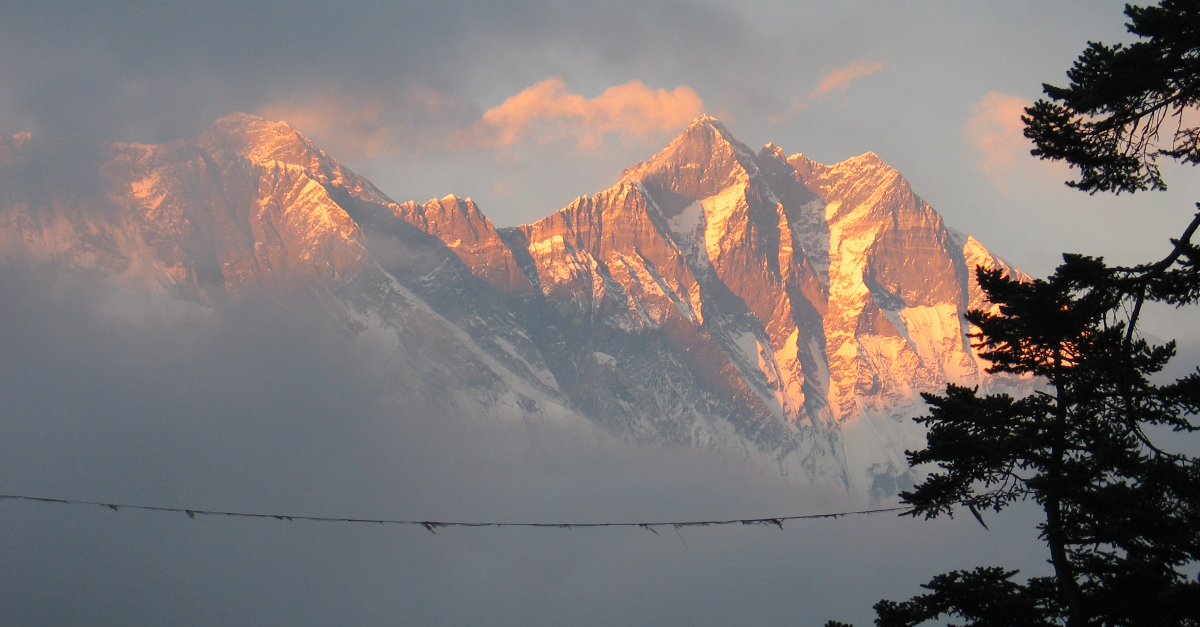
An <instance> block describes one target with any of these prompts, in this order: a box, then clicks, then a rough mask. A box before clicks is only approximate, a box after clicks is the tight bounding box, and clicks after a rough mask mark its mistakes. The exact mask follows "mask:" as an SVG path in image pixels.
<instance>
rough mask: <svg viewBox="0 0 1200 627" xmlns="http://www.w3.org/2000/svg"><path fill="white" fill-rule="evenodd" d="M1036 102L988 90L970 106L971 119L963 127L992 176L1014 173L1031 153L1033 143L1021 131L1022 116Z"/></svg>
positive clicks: (981, 165) (998, 176)
mask: <svg viewBox="0 0 1200 627" xmlns="http://www.w3.org/2000/svg"><path fill="white" fill-rule="evenodd" d="M1032 104H1033V103H1032V102H1030V101H1028V100H1025V99H1024V98H1020V97H1018V96H1010V95H1008V94H1002V93H999V92H995V91H993V92H988V93H986V94H984V96H983V98H981V99H980V100H979V102H976V103H975V104H974V105H972V106H971V119H970V120H967V123H966V125H965V126H964V127H963V136H964V137H965V138H966V140H967V142H968V143H970V144H971V146H973V147H974V148H975V149H976V150H977V151H978V153H979V161H978V166H979V169H981V170H983V171H984V172H986V173H987V174H988V175H989V176H991V177H993V178H994V179H995V178H1003V177H1007V176H1009V175H1010V174H1012V171H1013V168H1015V167H1016V165H1017V162H1018V161H1017V160H1018V158H1019V157H1021V156H1022V155H1028V154H1029V149H1030V144H1029V140H1028V139H1025V136H1024V135H1023V134H1022V133H1023V131H1024V129H1025V124H1024V122H1022V121H1021V116H1022V115H1024V114H1025V107H1028V106H1030V105H1032Z"/></svg>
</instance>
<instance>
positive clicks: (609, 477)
mask: <svg viewBox="0 0 1200 627" xmlns="http://www.w3.org/2000/svg"><path fill="white" fill-rule="evenodd" d="M0 321H2V323H3V327H4V332H3V333H0V492H4V493H9V494H30V495H36V496H47V497H55V498H66V499H83V500H98V501H112V502H126V503H135V504H146V505H158V506H166V507H189V508H199V509H218V510H240V511H254V512H269V513H285V514H303V515H315V516H350V517H379V518H417V519H443V520H447V519H451V520H468V521H514V522H521V521H528V522H580V521H643V520H678V519H697V518H727V517H729V518H733V517H736V518H744V517H760V516H779V515H797V514H810V513H820V512H827V511H840V510H842V509H844V508H845V507H846V506H847V505H848V504H847V503H845V502H844V500H842V499H841V498H840V497H839V495H838V494H836V493H823V494H818V493H815V492H813V491H812V490H802V489H799V488H797V487H795V486H789V485H786V484H785V483H784V482H782V481H781V480H779V479H778V478H775V477H772V476H770V475H768V474H765V473H764V472H762V471H761V470H760V469H759V468H757V467H756V466H754V465H753V464H752V463H750V462H749V461H747V460H742V459H736V458H732V457H729V456H724V455H721V454H719V453H718V452H714V451H705V450H696V449H685V448H677V449H659V448H645V447H634V446H628V445H624V444H622V443H619V442H615V441H613V440H612V439H611V438H608V437H607V436H605V435H604V434H603V433H600V432H598V431H597V430H595V429H593V428H590V427H589V426H587V425H585V424H573V425H554V424H545V423H542V424H533V423H520V424H512V423H497V422H494V421H493V422H488V421H482V420H480V419H478V418H472V417H470V416H448V415H434V414H430V413H427V412H425V411H423V410H422V409H421V408H419V407H412V406H408V405H406V404H405V403H404V402H403V399H398V398H396V397H395V394H394V390H391V389H389V388H388V384H387V383H385V382H386V381H387V380H388V379H389V378H388V377H387V376H386V375H385V373H382V372H381V371H380V368H384V367H386V366H383V365H381V364H385V363H386V359H381V357H380V355H378V354H371V351H372V350H373V349H372V347H369V346H368V347H364V346H361V345H356V342H355V340H354V339H353V338H352V337H351V336H350V335H349V334H348V333H346V332H345V330H343V329H340V328H338V327H336V326H335V325H332V324H330V323H329V318H328V317H327V316H325V315H324V313H323V310H322V308H321V306H320V300H319V299H317V298H308V297H303V296H298V297H296V298H294V299H290V300H288V301H287V302H283V303H281V302H278V301H268V300H266V299H255V298H250V299H244V300H242V301H239V302H237V303H235V304H232V305H228V306H224V307H220V308H218V309H215V310H214V309H209V308H205V307H200V306H197V305H191V304H186V303H180V302H177V301H172V300H170V299H166V298H162V297H150V296H146V295H144V294H142V293H138V292H133V291H130V290H128V289H125V288H123V287H121V286H119V285H116V284H114V283H113V282H111V281H109V280H104V279H100V278H97V277H90V276H86V275H80V274H65V273H56V272H50V271H46V270H40V269H30V268H26V267H22V266H13V265H0ZM358 344H361V342H358ZM364 352H365V353H367V354H365V355H364ZM367 364H372V365H370V366H368V365H367ZM885 505H886V504H885ZM993 518H994V519H993ZM1033 519H1034V516H1033V515H1032V512H1031V511H1030V510H1029V509H1028V508H1023V509H1022V510H1021V511H1018V512H1014V513H1013V514H1010V515H1005V516H1000V517H989V520H988V522H989V524H990V525H991V526H992V529H993V530H992V531H990V532H987V531H984V530H983V529H982V528H981V527H980V526H979V525H978V524H977V523H976V522H975V521H974V520H973V519H970V517H967V519H962V518H959V519H955V520H939V521H934V522H923V521H913V520H910V519H907V518H904V519H899V518H896V517H894V516H893V515H891V514H880V515H875V516H860V517H849V518H842V519H831V520H813V521H796V522H792V523H788V524H786V525H785V528H784V529H783V530H782V531H781V530H779V529H775V528H773V527H770V528H768V527H742V526H740V525H738V526H725V527H711V528H686V529H683V530H681V531H680V532H679V533H675V532H674V531H671V530H665V531H664V530H660V534H659V535H655V534H653V533H651V532H648V531H645V530H640V529H594V530H586V529H575V530H561V529H492V528H485V529H443V530H439V532H438V533H437V534H431V533H429V532H427V531H425V530H424V529H421V528H417V527H411V528H410V527H398V526H362V525H348V524H332V523H313V522H284V521H275V520H247V519H227V518H218V517H204V516H201V517H197V518H196V519H195V520H191V519H189V518H187V517H186V516H183V515H181V514H160V513H148V512H137V511H127V510H126V511H121V512H113V511H109V510H104V509H101V508H95V507H86V506H79V505H74V506H63V505H52V504H36V503H25V502H16V501H0V534H3V536H4V537H5V538H6V540H7V541H6V542H5V543H3V544H2V545H0V590H2V591H3V594H2V596H3V598H4V599H5V615H6V620H5V622H6V624H8V625H41V624H60V625H76V624H80V625H82V624H87V625H118V624H119V625H161V624H174V625H227V624H260V625H274V624H288V625H328V624H358V625H376V624H379V625H394V624H405V625H457V624H464V625H466V624H471V625H474V624H500V625H505V624H522V625H559V624H577V625H611V624H629V625H639V624H645V625H659V624H683V623H688V624H698V625H724V624H730V623H733V622H739V623H750V624H788V625H821V624H823V623H824V622H825V621H826V620H828V619H831V618H835V619H839V620H852V621H856V622H857V623H858V624H859V625H867V624H870V616H871V612H870V606H871V604H873V603H874V602H875V601H877V600H879V599H880V598H881V597H885V596H886V597H890V598H900V597H905V596H908V595H911V594H913V593H915V592H917V591H918V589H917V584H919V583H921V582H924V581H926V580H928V578H929V577H930V576H931V575H933V574H936V573H938V572H943V571H945V570H948V569H952V568H970V567H972V566H975V565H980V564H988V565H992V564H995V565H1005V566H1011V567H1021V568H1024V569H1025V570H1026V572H1044V571H1045V569H1046V566H1045V564H1044V563H1043V559H1044V556H1043V555H1042V549H1041V547H1040V545H1039V543H1038V542H1037V540H1036V538H1035V533H1034V532H1033V530H1032V526H1033V522H1032V521H1033Z"/></svg>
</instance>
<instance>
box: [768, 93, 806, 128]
mask: <svg viewBox="0 0 1200 627" xmlns="http://www.w3.org/2000/svg"><path fill="white" fill-rule="evenodd" d="M807 108H808V105H807V104H805V102H804V101H803V100H800V99H796V100H793V101H792V104H791V106H789V107H788V108H787V110H786V111H784V112H783V113H772V114H771V115H768V116H767V122H768V123H769V124H771V125H772V126H774V125H776V124H778V123H780V122H783V121H785V120H790V119H792V118H794V117H796V116H797V115H798V114H799V113H800V112H801V111H804V110H805V109H807Z"/></svg>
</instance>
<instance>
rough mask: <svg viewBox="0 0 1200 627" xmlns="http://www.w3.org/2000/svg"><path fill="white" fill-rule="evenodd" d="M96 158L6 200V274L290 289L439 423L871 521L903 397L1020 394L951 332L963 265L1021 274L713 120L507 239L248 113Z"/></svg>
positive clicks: (907, 428) (919, 439)
mask: <svg viewBox="0 0 1200 627" xmlns="http://www.w3.org/2000/svg"><path fill="white" fill-rule="evenodd" d="M56 149H59V150H61V149H62V148H61V147H58V148H56ZM38 150H42V151H43V152H44V151H46V150H51V149H50V148H46V147H39V146H38V144H37V141H36V139H29V138H24V139H21V140H20V141H17V140H16V139H13V140H7V139H6V140H4V141H3V142H2V149H0V181H3V180H9V179H11V178H13V177H16V176H18V174H20V173H21V172H24V171H27V170H28V169H29V168H30V167H31V165H30V164H32V163H42V162H45V163H53V160H49V161H46V160H44V159H42V160H40V161H38V160H35V159H33V158H32V156H33V155H35V152H36V151H38ZM94 161H95V162H94V163H93V164H92V167H94V170H95V172H96V174H97V176H95V177H91V178H89V179H88V183H87V184H86V185H84V184H81V183H80V182H79V181H78V180H75V179H71V180H68V176H67V175H65V174H62V173H59V172H57V171H48V172H39V173H38V176H36V177H28V176H26V177H23V178H21V179H20V181H21V184H20V185H5V186H4V187H3V188H2V190H3V192H4V193H3V194H0V254H3V255H4V256H5V257H21V258H30V257H32V258H35V259H41V260H50V261H53V262H54V263H59V264H62V265H65V266H68V267H83V268H99V269H102V270H104V271H105V272H107V273H110V274H112V275H117V276H120V277H124V278H125V279H127V280H129V281H130V282H133V283H135V284H138V285H143V286H145V287H146V288H147V289H151V290H158V291H163V292H166V293H169V294H173V295H175V296H177V297H180V298H185V299H189V300H193V301H198V302H202V303H210V304H218V303H222V302H225V301H228V300H229V299H236V298H239V297H240V296H242V295H244V294H247V293H251V292H255V293H263V294H267V295H272V294H274V295H280V294H284V293H286V292H287V290H286V289H285V288H286V287H288V286H294V285H297V284H302V285H306V286H308V289H311V290H316V291H318V292H320V293H323V294H325V299H326V301H327V302H328V303H330V305H329V309H330V317H331V320H332V321H334V322H336V323H337V324H341V325H345V326H346V328H347V330H348V332H349V333H350V334H351V335H352V336H353V337H355V338H357V339H356V340H355V341H356V342H359V343H362V344H364V345H366V344H370V345H372V346H375V347H376V350H383V351H385V352H388V354H389V355H391V357H389V358H387V359H382V360H381V364H384V365H383V366H381V367H386V368H387V369H389V374H388V376H389V377H391V379H392V380H394V381H396V382H397V387H396V390H397V391H396V395H397V397H399V398H403V399H405V401H406V402H409V403H415V404H418V405H420V406H422V407H428V408H430V409H431V410H449V411H454V412H456V413H466V414H471V415H480V416H490V417H495V418H499V419H509V420H526V421H528V420H534V421H543V420H549V421H564V420H566V421H572V420H587V421H590V422H592V423H594V424H596V425H599V426H600V427H602V428H603V429H604V430H606V431H608V432H609V433H612V434H614V435H616V436H618V437H620V438H623V439H625V440H628V441H630V442H638V443H645V444H655V445H688V446H704V447H717V448H721V449H726V450H729V451H733V452H735V453H736V454H738V455H748V456H750V457H752V458H753V459H755V460H757V461H758V462H759V463H761V464H762V465H763V466H764V467H766V468H769V469H771V471H772V472H775V473H778V474H780V475H782V476H785V477H787V478H789V479H792V480H795V481H797V482H800V483H813V484H818V485H823V486H835V487H837V488H838V489H845V490H848V491H849V492H850V493H851V494H854V495H856V496H860V497H863V498H871V497H873V498H883V497H886V496H888V495H890V494H891V493H894V492H895V490H896V488H897V486H899V487H903V485H904V484H905V482H906V481H908V480H909V477H908V476H907V472H908V471H907V468H906V466H905V463H904V455H903V452H904V450H905V449H907V448H916V447H919V446H920V445H921V444H922V443H923V436H924V434H923V432H922V431H921V430H920V428H919V427H918V426H917V425H915V424H913V423H912V422H911V421H909V420H908V419H907V418H908V417H910V416H912V415H918V414H920V413H921V411H922V409H921V401H920V399H919V395H918V394H919V392H922V391H927V390H938V389H941V388H943V387H944V386H945V384H946V383H947V382H953V383H958V384H963V385H980V386H983V387H984V388H985V389H991V388H1006V387H1015V388H1019V389H1023V386H1025V385H1026V383H1025V382H1022V381H1019V380H1014V379H1011V378H1003V377H998V376H991V375H988V374H987V373H986V372H985V371H984V364H983V363H982V362H981V361H980V359H979V358H978V356H977V355H976V354H975V352H974V351H973V350H972V349H971V347H970V345H969V342H968V340H967V339H966V337H965V331H966V327H965V325H966V323H965V321H964V320H963V318H962V314H963V313H964V312H965V311H967V310H968V309H970V308H986V307H987V306H988V304H987V303H986V302H984V300H983V295H982V293H981V292H980V290H979V287H978V285H977V284H976V283H975V280H974V273H973V268H974V267H975V266H977V265H983V266H985V267H988V268H995V267H999V268H1003V269H1005V270H1007V271H1009V272H1013V273H1018V274H1019V271H1017V270H1015V269H1013V268H1011V267H1009V266H1008V265H1007V264H1005V263H1004V262H1003V261H1001V260H1000V259H999V258H997V257H995V256H994V255H992V254H991V253H990V252H988V251H987V250H986V249H985V248H984V247H983V246H982V245H981V244H980V243H979V242H978V241H977V240H975V239H974V238H971V237H967V236H963V235H961V234H958V233H957V232H954V231H951V230H950V229H948V228H947V227H946V226H945V225H944V224H943V223H942V219H941V216H940V215H938V214H937V212H935V211H934V210H933V209H932V208H931V207H929V205H928V204H926V203H925V202H924V201H922V200H921V199H920V198H919V197H917V196H916V195H915V194H914V193H913V192H912V190H911V189H910V188H909V185H908V183H907V181H905V180H904V178H903V177H902V176H900V174H899V173H898V172H896V171H895V170H894V169H892V168H890V167H889V166H887V165H886V164H885V163H883V161H882V160H880V159H879V157H878V156H876V155H874V154H873V153H868V154H866V155H862V156H859V157H854V158H852V159H848V160H846V161H844V162H842V163H838V164H834V165H823V164H819V163H816V162H813V161H811V160H809V159H807V158H806V157H804V156H803V155H801V154H796V155H792V156H790V157H788V156H786V154H785V153H784V151H783V150H782V149H780V148H779V147H777V146H774V145H773V144H768V145H767V146H765V147H764V148H763V149H762V150H761V151H759V152H757V153H755V152H753V151H751V150H750V149H749V148H747V147H746V146H744V145H743V144H741V143H740V142H738V141H737V140H736V139H735V138H734V137H733V136H732V134H730V132H729V131H728V129H726V128H725V127H724V126H722V125H721V124H720V123H719V122H718V121H716V120H715V119H713V118H709V117H704V118H700V119H697V120H696V121H695V122H693V123H692V124H691V125H690V126H689V127H688V128H687V129H686V130H685V131H684V132H683V133H682V134H680V135H679V137H677V138H676V139H674V140H673V141H672V142H671V143H670V144H669V145H668V146H667V147H666V148H665V149H663V150H662V151H661V152H659V153H658V154H656V155H654V156H653V157H651V158H650V159H648V160H647V161H645V162H642V163H640V164H637V165H636V166H634V167H632V168H630V169H628V170H626V172H625V173H624V176H623V177H622V179H621V180H620V181H618V182H617V184H615V185H614V186H613V187H611V188H609V189H607V190H604V191H601V192H599V193H597V194H595V195H594V196H590V197H587V196H581V197H579V198H578V199H576V200H575V201H574V202H573V203H571V204H570V205H569V206H567V207H565V208H563V209H561V210H559V211H557V212H554V213H553V214H551V215H549V216H547V217H545V218H543V219H542V220H539V221H537V222H535V223H532V224H526V225H521V226H517V227H511V228H504V229H497V228H496V227H495V225H494V224H493V223H492V222H491V221H490V220H489V219H488V218H487V217H486V215H485V214H484V213H483V211H482V210H481V209H480V208H479V207H478V206H477V205H476V204H475V203H474V202H473V201H471V200H470V199H469V198H467V199H461V198H459V197H457V196H453V195H449V196H446V197H444V198H441V199H436V200H430V201H428V202H426V203H424V204H417V203H415V202H411V201H409V202H404V203H397V202H394V201H393V200H391V199H390V198H388V197H387V196H385V195H384V194H383V193H382V192H380V191H379V190H378V189H376V188H375V186H374V185H372V184H371V183H370V182H369V181H366V180H365V179H362V178H361V177H359V176H357V175H355V174H354V173H353V172H350V171H349V170H347V169H346V168H344V167H343V166H341V165H340V164H339V163H338V162H337V161H336V160H334V159H333V158H332V157H330V156H329V155H327V154H326V153H324V152H322V151H321V150H320V149H318V148H317V147H316V146H315V145H314V144H313V143H312V142H311V141H309V140H308V139H307V138H305V137H304V136H303V135H301V134H300V133H299V132H297V131H296V130H295V129H293V128H291V127H290V126H289V125H287V124H286V123H282V122H270V121H267V120H263V119H261V118H257V117H254V116H249V115H245V114H234V115H230V116H227V117H225V118H222V119H221V120H218V121H217V122H215V123H214V124H213V126H212V127H211V128H210V129H209V130H208V131H207V132H206V133H204V134H202V135H200V136H198V137H196V138H192V139H183V140H178V141H175V142H172V143H169V144H164V145H161V146H132V145H121V144H114V145H112V146H110V147H108V148H107V149H106V150H104V151H102V153H101V154H100V155H98V156H97V157H95V159H94ZM379 347H383V348H379Z"/></svg>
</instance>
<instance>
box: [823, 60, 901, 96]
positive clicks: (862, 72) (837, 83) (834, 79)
mask: <svg viewBox="0 0 1200 627" xmlns="http://www.w3.org/2000/svg"><path fill="white" fill-rule="evenodd" d="M882 69H883V64H882V63H879V62H878V61H855V62H854V63H851V64H850V65H847V66H846V67H844V68H839V69H836V70H830V71H828V72H826V73H825V75H824V76H822V77H821V82H820V83H817V88H816V89H814V90H813V92H812V93H811V94H809V96H808V97H809V98H814V97H817V96H824V95H827V94H830V93H832V92H835V91H846V88H847V87H849V86H850V83H852V82H854V81H856V80H858V79H860V78H862V77H864V76H870V75H871V74H874V73H876V72H878V71H879V70H882Z"/></svg>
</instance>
